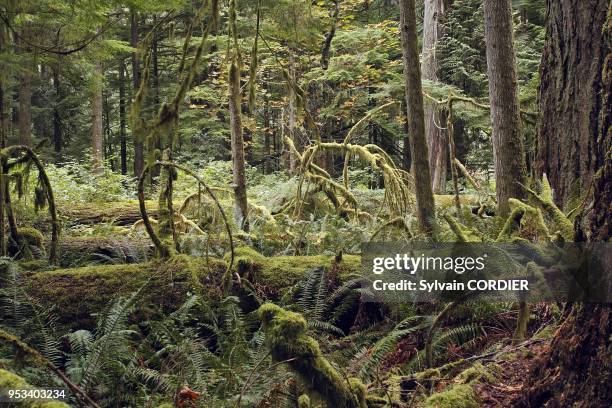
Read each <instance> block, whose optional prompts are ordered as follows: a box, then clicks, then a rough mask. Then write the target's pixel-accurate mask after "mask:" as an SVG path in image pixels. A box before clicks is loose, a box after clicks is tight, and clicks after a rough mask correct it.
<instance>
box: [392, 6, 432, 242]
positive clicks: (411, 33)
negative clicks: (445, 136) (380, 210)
mask: <svg viewBox="0 0 612 408" xmlns="http://www.w3.org/2000/svg"><path fill="white" fill-rule="evenodd" d="M400 29H401V40H402V54H403V60H404V80H405V86H406V108H407V119H408V133H409V139H410V153H411V157H412V174H413V176H414V184H415V190H416V201H417V207H418V208H417V217H418V220H419V226H420V228H421V230H422V231H424V232H427V233H430V232H432V231H433V227H434V223H435V219H434V217H435V208H434V198H433V192H432V189H431V177H430V173H429V160H428V157H429V153H428V149H427V141H426V140H425V119H424V113H423V91H422V87H421V68H420V66H419V52H418V50H417V43H418V38H417V31H416V13H415V0H400Z"/></svg>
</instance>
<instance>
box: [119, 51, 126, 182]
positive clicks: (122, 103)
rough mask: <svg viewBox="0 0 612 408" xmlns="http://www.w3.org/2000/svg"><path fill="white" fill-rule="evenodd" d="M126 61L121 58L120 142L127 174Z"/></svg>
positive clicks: (122, 164) (124, 172) (122, 166)
mask: <svg viewBox="0 0 612 408" xmlns="http://www.w3.org/2000/svg"><path fill="white" fill-rule="evenodd" d="M125 103H126V101H125V61H124V60H123V58H121V59H120V60H119V144H120V156H121V160H120V161H121V174H123V175H126V174H127V137H126V133H125V124H126V115H125Z"/></svg>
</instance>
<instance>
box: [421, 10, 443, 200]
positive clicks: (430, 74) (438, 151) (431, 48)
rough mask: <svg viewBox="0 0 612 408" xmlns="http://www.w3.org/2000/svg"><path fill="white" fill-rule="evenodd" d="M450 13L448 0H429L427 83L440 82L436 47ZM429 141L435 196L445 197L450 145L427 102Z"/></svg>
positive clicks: (424, 57) (425, 30) (423, 67)
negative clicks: (447, 11)
mask: <svg viewBox="0 0 612 408" xmlns="http://www.w3.org/2000/svg"><path fill="white" fill-rule="evenodd" d="M445 12H446V5H445V0H425V13H424V18H423V52H422V61H421V70H422V73H423V79H428V80H430V81H433V82H435V81H437V80H438V62H437V60H436V46H437V44H438V39H439V38H440V37H441V36H442V26H441V23H440V19H441V18H442V17H443V16H444V13H445ZM424 110H425V138H426V139H427V147H428V148H429V169H430V172H431V184H432V188H433V191H434V193H436V194H444V190H445V186H446V166H447V163H448V142H447V140H448V139H447V137H446V134H445V132H444V131H443V130H442V129H441V128H442V121H441V118H440V114H439V113H438V109H437V107H436V104H435V103H433V102H432V101H427V100H425V107H424Z"/></svg>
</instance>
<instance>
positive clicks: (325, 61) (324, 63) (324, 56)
mask: <svg viewBox="0 0 612 408" xmlns="http://www.w3.org/2000/svg"><path fill="white" fill-rule="evenodd" d="M330 14H331V18H332V23H331V25H330V27H329V31H328V32H327V34H325V40H324V41H323V49H322V50H321V68H323V69H324V70H325V69H327V67H328V66H329V51H330V49H331V43H332V40H333V39H334V35H335V34H336V25H337V24H338V15H339V14H340V0H334V9H333V11H332V12H331V13H330Z"/></svg>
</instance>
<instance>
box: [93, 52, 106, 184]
mask: <svg viewBox="0 0 612 408" xmlns="http://www.w3.org/2000/svg"><path fill="white" fill-rule="evenodd" d="M102 75H103V72H102V64H101V63H98V64H96V67H95V72H94V74H93V78H92V87H91V88H92V89H91V92H92V100H91V111H92V116H93V120H92V129H91V158H92V168H93V170H94V171H95V172H96V173H100V172H102V161H103V160H104V156H103V154H104V151H103V143H102V142H103V137H104V135H103V127H102V114H103V112H102V108H103V107H102Z"/></svg>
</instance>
